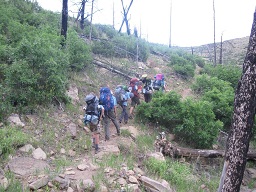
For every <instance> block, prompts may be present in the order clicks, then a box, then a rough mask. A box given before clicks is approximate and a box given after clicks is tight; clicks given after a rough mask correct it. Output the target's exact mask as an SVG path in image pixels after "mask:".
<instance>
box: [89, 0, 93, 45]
mask: <svg viewBox="0 0 256 192" xmlns="http://www.w3.org/2000/svg"><path fill="white" fill-rule="evenodd" d="M93 6H94V0H92V7H91V23H90V34H89V40H90V41H91V40H92V17H93Z"/></svg>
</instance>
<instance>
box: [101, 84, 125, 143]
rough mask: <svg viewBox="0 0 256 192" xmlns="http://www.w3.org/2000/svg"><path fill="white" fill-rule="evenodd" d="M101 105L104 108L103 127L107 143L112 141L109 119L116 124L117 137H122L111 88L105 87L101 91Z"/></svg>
mask: <svg viewBox="0 0 256 192" xmlns="http://www.w3.org/2000/svg"><path fill="white" fill-rule="evenodd" d="M99 103H100V104H101V105H103V107H104V117H103V127H104V131H105V140H106V141H107V140H109V139H110V130H109V119H110V120H111V121H112V122H113V123H114V125H115V127H116V132H117V135H120V126H119V124H118V122H117V119H116V114H115V111H114V98H113V95H112V94H111V90H110V88H109V87H107V86H105V87H102V88H101V89H100V98H99Z"/></svg>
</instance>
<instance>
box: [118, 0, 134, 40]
mask: <svg viewBox="0 0 256 192" xmlns="http://www.w3.org/2000/svg"><path fill="white" fill-rule="evenodd" d="M121 2H122V7H123V12H124V18H123V21H122V24H121V27H120V29H119V31H118V32H119V33H120V32H121V30H122V27H123V24H124V22H125V24H126V31H127V34H128V35H130V34H131V32H130V27H129V22H128V19H127V15H128V12H129V10H130V8H131V6H132V3H133V0H131V2H130V5H129V7H128V8H127V10H125V8H124V3H123V0H121Z"/></svg>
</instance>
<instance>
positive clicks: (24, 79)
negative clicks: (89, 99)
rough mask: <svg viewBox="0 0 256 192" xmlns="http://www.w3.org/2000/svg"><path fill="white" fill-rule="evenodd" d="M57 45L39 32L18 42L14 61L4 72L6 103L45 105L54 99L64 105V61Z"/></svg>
mask: <svg viewBox="0 0 256 192" xmlns="http://www.w3.org/2000/svg"><path fill="white" fill-rule="evenodd" d="M60 42H61V41H60V38H59V37H58V36H56V35H53V34H49V33H47V32H44V31H43V30H41V31H38V32H37V31H34V32H33V36H32V35H30V36H28V37H27V38H25V37H24V38H23V39H22V40H21V42H20V43H19V46H18V47H17V48H16V52H15V58H16V61H15V62H14V63H13V64H12V65H10V66H9V67H8V68H6V70H5V77H6V78H5V83H6V86H7V87H9V88H10V92H9V93H8V95H7V97H9V98H10V99H9V100H12V101H13V103H16V105H21V106H26V105H32V106H33V105H35V104H43V103H48V102H50V101H52V99H53V98H54V97H57V98H59V99H60V100H63V101H66V97H65V91H66V89H65V86H66V81H67V69H68V67H67V66H68V65H67V61H68V58H67V56H66V54H65V53H64V52H63V51H61V50H60V47H61V46H60Z"/></svg>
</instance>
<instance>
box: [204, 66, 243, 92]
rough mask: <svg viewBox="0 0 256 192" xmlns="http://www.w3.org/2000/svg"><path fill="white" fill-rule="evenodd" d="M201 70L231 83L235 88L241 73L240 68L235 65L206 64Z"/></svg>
mask: <svg viewBox="0 0 256 192" xmlns="http://www.w3.org/2000/svg"><path fill="white" fill-rule="evenodd" d="M203 72H205V73H207V74H208V75H210V76H212V77H217V78H218V79H221V80H223V81H227V82H230V83H231V86H232V87H233V88H234V89H235V88H236V86H237V83H238V81H239V79H240V78H241V75H242V68H241V67H239V66H235V65H217V66H215V67H214V66H212V65H206V66H205V67H204V70H203Z"/></svg>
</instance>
